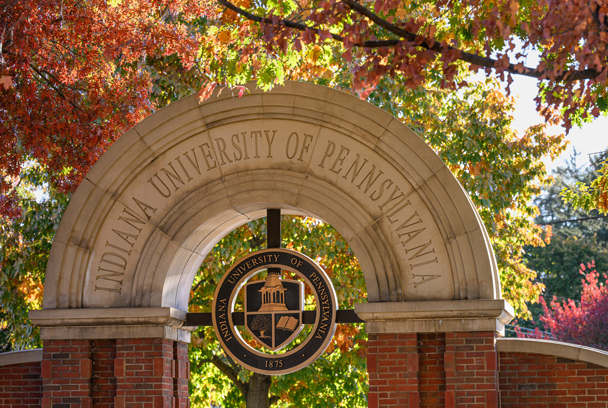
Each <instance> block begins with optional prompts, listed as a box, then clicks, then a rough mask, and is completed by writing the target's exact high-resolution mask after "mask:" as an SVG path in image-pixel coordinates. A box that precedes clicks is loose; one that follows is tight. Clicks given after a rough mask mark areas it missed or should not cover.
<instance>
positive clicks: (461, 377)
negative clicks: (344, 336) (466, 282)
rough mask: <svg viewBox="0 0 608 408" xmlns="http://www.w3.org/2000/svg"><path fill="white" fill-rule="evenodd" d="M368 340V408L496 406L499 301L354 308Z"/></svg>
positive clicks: (504, 310) (507, 311) (506, 315)
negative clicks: (367, 335) (363, 325)
mask: <svg viewBox="0 0 608 408" xmlns="http://www.w3.org/2000/svg"><path fill="white" fill-rule="evenodd" d="M355 312H356V313H357V314H358V315H359V317H360V318H362V319H363V320H365V322H366V330H367V332H368V334H369V341H368V348H369V351H368V353H369V354H368V359H367V364H368V372H369V394H368V406H369V407H370V408H385V407H402V408H436V407H446V408H455V407H463V408H464V407H466V408H498V381H497V380H498V375H497V353H496V341H495V339H496V336H497V335H500V332H501V331H502V330H504V324H505V323H506V322H508V321H510V319H511V318H512V314H513V312H512V308H511V307H510V306H509V305H508V303H506V302H505V301H503V300H488V301H437V302H428V301H425V302H403V303H367V304H360V305H356V306H355Z"/></svg>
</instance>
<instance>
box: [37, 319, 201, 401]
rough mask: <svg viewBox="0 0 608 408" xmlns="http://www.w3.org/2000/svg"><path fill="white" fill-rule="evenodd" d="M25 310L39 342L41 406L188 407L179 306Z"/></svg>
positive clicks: (185, 352)
mask: <svg viewBox="0 0 608 408" xmlns="http://www.w3.org/2000/svg"><path fill="white" fill-rule="evenodd" d="M32 317H33V319H32V320H33V321H34V323H35V324H38V325H39V326H41V337H42V339H43V344H44V347H43V357H42V362H41V377H42V394H43V395H42V397H43V398H42V408H127V407H128V408H188V407H189V405H190V401H189V395H188V379H189V376H190V367H189V363H188V342H189V340H190V332H189V331H187V330H182V329H181V325H182V324H183V322H184V320H185V312H181V311H179V310H175V309H171V308H132V309H111V308H108V309H75V310H61V309H59V310H53V309H50V310H39V311H35V312H34V313H30V318H32ZM100 323H101V324H104V325H98V324H100ZM62 338H67V339H66V340H63V339H62ZM57 339H61V340H57Z"/></svg>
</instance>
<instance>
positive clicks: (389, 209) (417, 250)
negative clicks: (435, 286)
mask: <svg viewBox="0 0 608 408" xmlns="http://www.w3.org/2000/svg"><path fill="white" fill-rule="evenodd" d="M318 166H319V167H321V168H324V169H328V170H329V171H331V172H333V173H336V174H338V175H340V176H341V178H342V179H344V180H346V181H347V182H349V183H350V184H352V185H354V186H356V188H358V189H359V190H361V191H363V193H364V194H365V195H367V197H368V198H369V199H370V200H371V201H373V202H375V203H376V205H377V206H378V208H379V209H380V210H382V212H383V213H384V214H385V217H386V219H387V220H388V222H389V223H390V225H391V226H392V228H393V231H394V232H395V233H396V234H397V236H398V237H399V240H400V242H401V245H402V246H403V250H404V251H405V253H406V254H407V256H408V258H407V259H408V261H409V263H410V268H411V269H412V271H416V270H417V269H418V268H420V267H422V266H424V265H430V264H435V263H438V262H439V261H438V258H437V256H436V252H435V247H434V245H433V241H432V239H429V238H428V237H427V236H426V234H425V231H426V229H427V228H426V226H425V225H424V224H423V222H422V219H421V218H420V215H419V214H418V212H417V211H415V210H414V209H413V208H412V203H411V201H410V200H409V199H408V198H407V197H406V195H405V193H404V192H403V189H401V188H399V186H398V185H397V183H396V182H395V181H394V180H392V179H391V178H390V177H388V176H386V175H385V174H384V172H383V171H382V170H381V169H379V168H378V167H376V165H375V164H373V163H371V162H370V161H369V160H368V159H367V158H365V157H361V156H360V155H359V154H358V153H354V154H352V153H351V149H350V148H349V147H347V146H343V145H337V144H336V143H335V142H333V141H331V140H328V142H327V145H326V146H325V149H324V153H323V155H322V156H321V158H320V160H319V163H318ZM412 277H413V279H414V287H418V286H419V285H422V284H424V283H428V282H430V281H432V280H434V279H437V278H439V277H440V275H413V276H412Z"/></svg>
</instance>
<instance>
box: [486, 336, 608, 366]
mask: <svg viewBox="0 0 608 408" xmlns="http://www.w3.org/2000/svg"><path fill="white" fill-rule="evenodd" d="M496 349H497V350H498V352H500V353H525V354H542V355H545V356H553V357H561V358H567V359H569V360H573V361H582V362H585V363H590V364H595V365H599V366H602V367H608V352H606V351H603V350H599V349H595V348H592V347H585V346H581V345H579V344H571V343H563V342H561V341H553V340H540V339H499V340H498V342H497V343H496Z"/></svg>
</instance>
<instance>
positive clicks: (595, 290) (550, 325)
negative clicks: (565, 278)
mask: <svg viewBox="0 0 608 408" xmlns="http://www.w3.org/2000/svg"><path fill="white" fill-rule="evenodd" d="M579 272H580V274H581V275H583V276H584V278H583V280H582V283H583V289H582V292H581V299H580V301H574V300H572V299H568V300H564V301H562V302H560V301H558V299H557V298H555V297H554V298H553V300H552V301H551V303H550V305H547V303H546V301H545V299H543V298H541V304H542V306H543V309H544V315H543V316H541V318H540V320H541V321H542V322H543V324H544V327H545V329H546V330H548V331H550V333H551V336H552V338H553V339H555V340H559V341H563V342H567V343H574V344H582V345H584V346H590V347H595V348H598V349H603V350H608V286H607V283H608V275H607V274H606V273H603V274H600V273H598V272H597V271H596V270H595V265H594V264H593V262H592V263H589V264H587V265H584V264H581V269H580V271H579ZM533 337H541V338H543V337H545V338H546V336H543V335H541V334H540V332H539V331H537V333H536V335H534V336H533Z"/></svg>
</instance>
